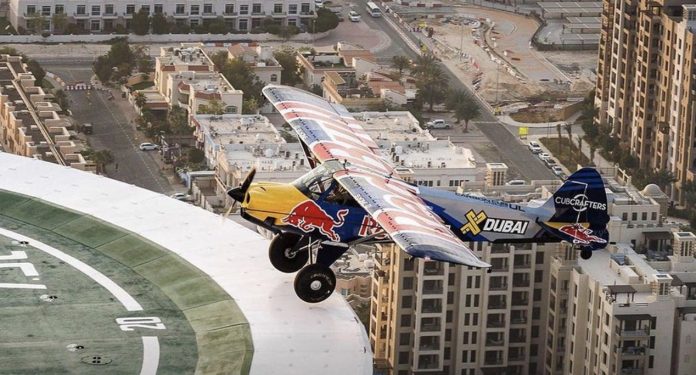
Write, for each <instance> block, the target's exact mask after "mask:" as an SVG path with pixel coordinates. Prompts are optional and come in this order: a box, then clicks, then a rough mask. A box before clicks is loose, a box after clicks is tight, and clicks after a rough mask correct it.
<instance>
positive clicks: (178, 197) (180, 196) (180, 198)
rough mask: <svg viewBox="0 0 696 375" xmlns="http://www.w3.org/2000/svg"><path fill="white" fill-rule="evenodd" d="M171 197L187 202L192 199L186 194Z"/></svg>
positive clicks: (175, 194)
mask: <svg viewBox="0 0 696 375" xmlns="http://www.w3.org/2000/svg"><path fill="white" fill-rule="evenodd" d="M169 197H170V198H174V199H176V200H180V201H187V200H189V198H191V196H190V195H188V194H186V193H174V194H172V195H170V196H169Z"/></svg>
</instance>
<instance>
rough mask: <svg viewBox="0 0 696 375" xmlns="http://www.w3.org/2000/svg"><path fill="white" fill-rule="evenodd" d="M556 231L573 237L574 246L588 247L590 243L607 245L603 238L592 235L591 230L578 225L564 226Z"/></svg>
mask: <svg viewBox="0 0 696 375" xmlns="http://www.w3.org/2000/svg"><path fill="white" fill-rule="evenodd" d="M558 230H559V231H560V232H561V233H565V234H567V235H569V236H570V237H573V243H574V244H581V245H589V244H590V242H596V243H607V241H606V240H605V239H604V238H601V237H597V236H594V235H592V229H589V228H585V227H583V226H582V225H580V224H570V225H564V226H562V227H560V228H558Z"/></svg>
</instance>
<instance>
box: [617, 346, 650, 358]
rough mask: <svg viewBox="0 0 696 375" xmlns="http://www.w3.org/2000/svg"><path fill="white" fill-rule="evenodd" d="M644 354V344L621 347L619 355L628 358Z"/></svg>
mask: <svg viewBox="0 0 696 375" xmlns="http://www.w3.org/2000/svg"><path fill="white" fill-rule="evenodd" d="M644 355H645V346H627V347H625V348H622V349H621V357H623V359H629V358H630V357H642V356H644Z"/></svg>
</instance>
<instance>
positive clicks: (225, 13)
mask: <svg viewBox="0 0 696 375" xmlns="http://www.w3.org/2000/svg"><path fill="white" fill-rule="evenodd" d="M238 14H239V13H238V12H224V13H222V16H223V17H234V16H236V15H238Z"/></svg>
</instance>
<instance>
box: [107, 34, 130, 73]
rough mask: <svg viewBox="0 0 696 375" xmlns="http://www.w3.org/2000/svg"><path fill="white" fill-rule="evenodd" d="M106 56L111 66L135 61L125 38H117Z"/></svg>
mask: <svg viewBox="0 0 696 375" xmlns="http://www.w3.org/2000/svg"><path fill="white" fill-rule="evenodd" d="M106 57H107V59H108V60H109V63H110V64H111V66H112V67H113V66H118V65H121V64H123V63H126V64H133V63H134V62H135V54H134V53H133V50H131V47H130V45H129V44H128V39H126V38H118V40H117V41H116V42H115V43H114V44H112V45H111V48H110V49H109V52H108V53H107V54H106Z"/></svg>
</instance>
